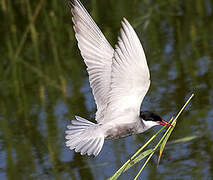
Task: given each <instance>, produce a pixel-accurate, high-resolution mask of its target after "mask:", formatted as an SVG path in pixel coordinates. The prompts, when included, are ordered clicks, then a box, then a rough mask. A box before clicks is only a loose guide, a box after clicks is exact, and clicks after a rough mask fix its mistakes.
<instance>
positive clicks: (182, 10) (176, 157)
mask: <svg viewBox="0 0 213 180" xmlns="http://www.w3.org/2000/svg"><path fill="white" fill-rule="evenodd" d="M82 2H83V4H84V5H85V6H86V8H87V9H88V10H89V12H90V13H91V14H92V16H93V17H94V19H95V20H96V22H97V23H98V24H99V26H100V28H101V29H102V30H103V32H104V34H105V35H106V37H107V39H108V40H109V41H110V43H111V44H112V45H114V44H115V43H116V41H117V35H118V32H119V28H120V21H121V19H122V17H123V16H125V17H126V18H127V19H128V20H129V21H130V22H131V24H133V26H134V27H135V29H136V31H137V34H138V36H139V38H140V40H141V41H142V43H143V46H144V49H145V52H146V56H147V60H148V64H149V67H150V72H151V79H152V84H151V87H150V90H149V92H148V95H147V97H146V98H145V100H144V103H143V106H142V107H143V109H146V110H148V109H149V110H154V111H156V112H157V113H159V114H160V115H162V116H163V118H164V119H165V120H168V119H169V118H170V117H171V116H172V115H175V114H176V113H177V112H178V110H179V109H180V108H181V106H182V105H183V103H184V102H185V101H186V99H187V98H188V97H189V96H190V94H191V93H192V92H194V93H195V97H194V99H193V100H192V103H191V104H190V105H189V106H188V108H187V110H186V111H185V112H184V114H182V116H181V117H180V118H179V122H178V124H177V127H176V128H175V131H174V133H173V134H172V136H171V138H170V140H175V139H179V138H182V137H185V136H192V135H196V136H198V137H197V138H196V139H195V140H192V141H188V142H186V143H179V144H172V145H168V146H167V148H166V150H165V152H164V154H163V158H162V161H161V164H160V165H159V166H157V161H156V160H157V155H155V156H154V157H153V158H152V160H151V162H150V163H149V164H148V166H147V167H146V169H145V170H144V171H143V173H142V175H141V176H140V179H150V180H158V179H168V180H169V179H187V180H188V179H189V180H194V179H196V180H197V179H204V180H210V179H213V110H212V105H213V80H212V79H213V70H212V69H213V35H212V34H213V2H212V1H211V0H195V1H193V0H187V1H178V0H172V1H162V0H156V1H142V0H125V1H124V0H117V1H112V0H110V1H105V0H99V1H97V0H96V1H95V0H91V1H86V0H84V1H83V0H82ZM0 34H1V36H0V44H1V45H0V62H1V66H0V179H1V180H2V179H12V180H14V179H27V180H28V179H73V180H75V179H106V178H107V177H109V176H111V175H112V174H113V173H114V172H115V171H116V170H117V169H118V168H119V167H120V166H121V165H122V164H123V163H124V162H125V161H126V160H127V159H128V158H129V157H130V156H131V155H132V154H134V152H135V151H136V150H137V149H138V148H139V147H141V146H142V145H143V144H144V142H145V141H146V140H147V139H148V138H149V137H150V136H151V135H152V134H154V132H156V131H157V130H158V128H157V127H156V128H153V129H152V130H151V131H149V132H147V133H145V134H144V135H145V136H143V135H139V136H136V137H128V138H125V139H120V140H116V141H106V142H105V144H104V148H103V150H102V151H101V153H100V155H99V156H98V157H96V158H93V157H87V156H80V155H79V154H77V153H73V151H70V150H69V149H68V148H66V147H65V143H64V142H65V140H64V130H65V128H66V125H67V124H68V123H69V122H70V120H71V119H72V118H73V117H74V115H81V116H82V117H85V118H87V119H90V120H93V118H94V115H95V111H96V106H95V103H94V99H93V95H92V93H91V89H90V87H89V83H88V76H87V73H86V67H85V65H84V63H83V60H82V58H81V56H80V54H79V50H78V48H77V44H76V40H75V38H74V34H73V29H72V22H71V13H70V11H69V8H68V6H67V2H65V1H59V0H53V1H45V0H40V1H30V0H20V1H12V0H7V1H6V0H1V1H0ZM141 166H142V165H141V164H139V165H138V166H136V167H135V168H132V169H130V170H129V171H128V172H127V173H125V174H124V175H123V176H122V177H121V179H133V178H134V177H135V175H136V174H137V172H138V171H139V169H140V167H141Z"/></svg>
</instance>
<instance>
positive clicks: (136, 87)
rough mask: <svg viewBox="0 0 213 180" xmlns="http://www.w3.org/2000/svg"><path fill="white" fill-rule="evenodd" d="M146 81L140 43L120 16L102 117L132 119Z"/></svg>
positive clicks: (137, 108)
mask: <svg viewBox="0 0 213 180" xmlns="http://www.w3.org/2000/svg"><path fill="white" fill-rule="evenodd" d="M149 85H150V75H149V69H148V66H147V62H146V57H145V54H144V51H143V47H142V45H141V43H140V41H139V39H138V37H137V34H136V33H135V31H134V29H133V28H132V26H131V25H130V24H129V22H128V21H127V20H126V19H124V20H123V21H122V28H121V31H120V37H119V38H118V44H117V45H116V47H115V54H114V57H113V62H112V77H111V91H110V93H109V97H108V106H107V115H106V118H104V121H105V122H108V121H118V119H119V120H122V119H123V121H126V123H129V122H131V121H134V120H136V119H135V117H136V116H137V115H139V112H140V106H141V102H142V100H143V98H144V96H145V95H146V93H147V91H148V89H149ZM133 116H135V117H133ZM131 118H132V119H131ZM123 121H122V122H123ZM124 123H125V122H124Z"/></svg>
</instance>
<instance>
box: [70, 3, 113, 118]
mask: <svg viewBox="0 0 213 180" xmlns="http://www.w3.org/2000/svg"><path fill="white" fill-rule="evenodd" d="M71 7H72V8H71V11H72V14H73V18H72V19H73V23H74V30H75V33H76V34H75V36H76V39H77V40H78V47H79V49H80V51H81V55H82V57H83V59H84V62H85V64H86V65H87V71H88V74H89V82H90V86H91V88H92V92H93V95H94V98H95V101H96V104H97V112H96V120H97V121H98V122H100V120H101V118H102V116H103V114H104V113H103V111H104V110H105V107H106V105H107V96H108V93H109V88H110V82H111V64H112V57H113V54H114V49H113V48H112V47H111V45H110V44H109V43H108V41H107V40H106V38H105V37H104V35H103V34H102V32H101V30H100V29H99V28H98V26H97V25H96V23H95V22H94V21H93V19H92V18H91V16H90V15H89V13H88V12H87V11H86V9H85V8H84V7H83V5H82V4H81V2H80V1H78V0H73V1H72V2H71Z"/></svg>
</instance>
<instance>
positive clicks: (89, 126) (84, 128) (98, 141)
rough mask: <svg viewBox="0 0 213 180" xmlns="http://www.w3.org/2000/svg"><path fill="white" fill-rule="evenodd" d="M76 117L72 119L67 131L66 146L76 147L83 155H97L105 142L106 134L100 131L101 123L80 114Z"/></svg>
mask: <svg viewBox="0 0 213 180" xmlns="http://www.w3.org/2000/svg"><path fill="white" fill-rule="evenodd" d="M75 118H76V120H72V122H71V125H68V126H67V128H68V130H67V131H66V132H65V133H66V134H67V135H66V137H65V138H66V139H67V141H66V146H68V147H69V148H70V149H75V151H76V152H80V153H81V155H83V154H88V155H92V154H93V155H95V156H97V155H98V154H99V153H100V151H101V149H102V147H103V144H104V135H103V134H102V133H101V131H99V125H98V124H95V123H92V122H90V121H88V120H86V119H84V118H82V117H79V116H75Z"/></svg>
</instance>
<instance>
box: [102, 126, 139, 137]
mask: <svg viewBox="0 0 213 180" xmlns="http://www.w3.org/2000/svg"><path fill="white" fill-rule="evenodd" d="M133 134H136V128H135V125H134V124H125V125H119V126H118V125H117V126H114V127H110V128H108V129H107V130H106V132H105V139H107V140H109V139H119V138H123V137H127V136H131V135H133Z"/></svg>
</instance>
